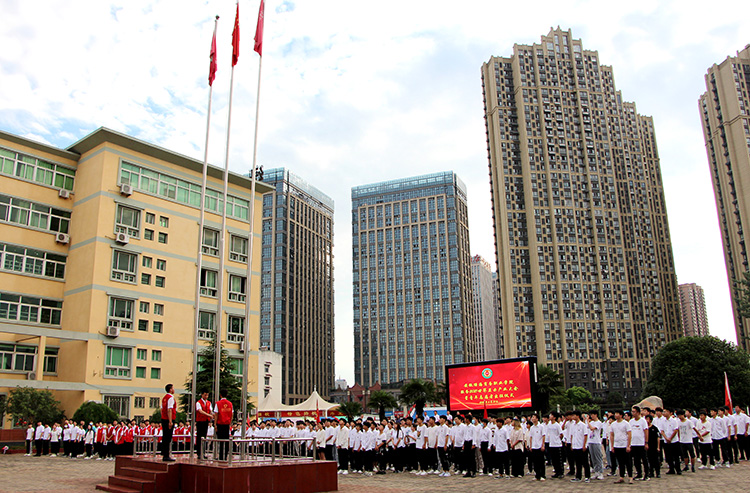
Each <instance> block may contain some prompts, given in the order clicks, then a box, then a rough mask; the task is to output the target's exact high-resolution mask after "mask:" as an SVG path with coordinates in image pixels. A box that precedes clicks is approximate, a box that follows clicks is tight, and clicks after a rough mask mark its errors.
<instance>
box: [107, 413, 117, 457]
mask: <svg viewBox="0 0 750 493" xmlns="http://www.w3.org/2000/svg"><path fill="white" fill-rule="evenodd" d="M116 434H117V421H112V424H111V425H110V426H108V427H107V455H108V459H109V460H115V455H116V452H117V445H116V444H115V438H116V436H115V435H116Z"/></svg>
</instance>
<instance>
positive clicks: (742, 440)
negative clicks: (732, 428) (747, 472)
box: [737, 434, 750, 460]
mask: <svg viewBox="0 0 750 493" xmlns="http://www.w3.org/2000/svg"><path fill="white" fill-rule="evenodd" d="M737 448H738V449H739V452H740V455H739V458H740V459H742V460H745V459H750V456H748V455H747V437H746V436H745V435H740V434H737Z"/></svg>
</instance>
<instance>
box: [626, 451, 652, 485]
mask: <svg viewBox="0 0 750 493" xmlns="http://www.w3.org/2000/svg"><path fill="white" fill-rule="evenodd" d="M630 456H631V457H632V459H633V465H634V466H635V476H636V477H638V478H647V477H649V476H648V458H647V457H646V447H645V446H644V445H631V446H630Z"/></svg>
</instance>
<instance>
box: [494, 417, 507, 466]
mask: <svg viewBox="0 0 750 493" xmlns="http://www.w3.org/2000/svg"><path fill="white" fill-rule="evenodd" d="M509 439H510V431H509V427H508V426H501V427H499V428H497V429H496V430H495V433H494V434H493V435H492V447H493V448H494V450H495V451H494V454H495V460H494V463H495V464H496V465H497V474H498V475H499V476H506V477H508V476H510V452H509V451H508V440H509Z"/></svg>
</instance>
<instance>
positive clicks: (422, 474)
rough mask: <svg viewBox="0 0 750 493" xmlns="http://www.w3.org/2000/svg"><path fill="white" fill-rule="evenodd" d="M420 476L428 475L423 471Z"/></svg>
mask: <svg viewBox="0 0 750 493" xmlns="http://www.w3.org/2000/svg"><path fill="white" fill-rule="evenodd" d="M419 475H420V476H427V473H426V472H425V471H421V472H420V473H419Z"/></svg>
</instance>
